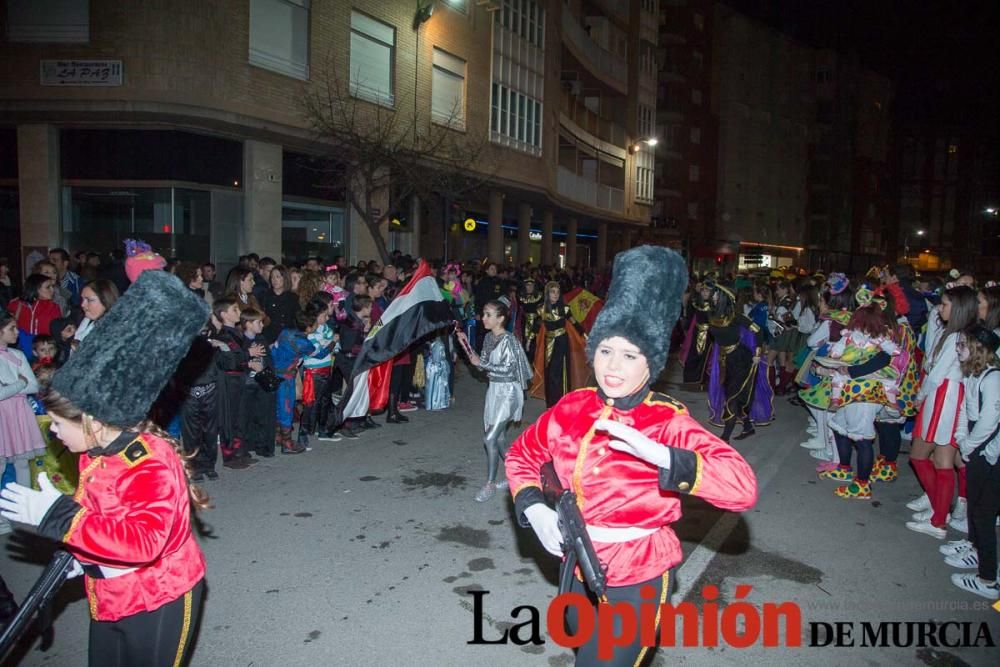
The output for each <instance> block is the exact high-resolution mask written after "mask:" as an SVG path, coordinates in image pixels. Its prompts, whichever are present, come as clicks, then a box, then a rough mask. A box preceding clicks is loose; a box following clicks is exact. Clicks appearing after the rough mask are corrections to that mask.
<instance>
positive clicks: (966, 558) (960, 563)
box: [944, 549, 979, 570]
mask: <svg viewBox="0 0 1000 667" xmlns="http://www.w3.org/2000/svg"><path fill="white" fill-rule="evenodd" d="M944 562H945V563H948V565H951V566H952V567H957V568H958V569H960V570H976V569H979V553H977V552H976V550H975V549H969V550H968V551H963V552H961V553H957V554H952V555H951V556H947V557H946V558H945V559H944Z"/></svg>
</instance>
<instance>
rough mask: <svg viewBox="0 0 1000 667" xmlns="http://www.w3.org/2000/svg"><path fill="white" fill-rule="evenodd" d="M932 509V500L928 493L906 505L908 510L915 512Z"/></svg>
mask: <svg viewBox="0 0 1000 667" xmlns="http://www.w3.org/2000/svg"><path fill="white" fill-rule="evenodd" d="M930 507H931V499H930V498H928V497H927V494H926V493H925V494H924V495H922V496H920V497H919V498H914V499H913V500H911V501H910V502H908V503H906V509H908V510H912V511H914V512H919V511H920V510H926V509H930Z"/></svg>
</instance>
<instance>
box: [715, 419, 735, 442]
mask: <svg viewBox="0 0 1000 667" xmlns="http://www.w3.org/2000/svg"><path fill="white" fill-rule="evenodd" d="M723 423H724V424H725V428H723V429H722V435H720V436H719V437H720V438H721V439H722V441H723V442H729V438H731V437H732V435H733V431H735V430H736V417H730V418H729V419H727V420H726V421H725V422H723Z"/></svg>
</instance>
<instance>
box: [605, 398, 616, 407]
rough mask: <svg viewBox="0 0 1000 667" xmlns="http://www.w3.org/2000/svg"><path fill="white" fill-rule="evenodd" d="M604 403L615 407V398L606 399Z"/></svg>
mask: <svg viewBox="0 0 1000 667" xmlns="http://www.w3.org/2000/svg"><path fill="white" fill-rule="evenodd" d="M604 404H605V405H606V406H608V407H609V408H613V407H615V399H613V398H609V399H607V400H606V401H604Z"/></svg>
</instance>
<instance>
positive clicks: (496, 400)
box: [480, 332, 532, 482]
mask: <svg viewBox="0 0 1000 667" xmlns="http://www.w3.org/2000/svg"><path fill="white" fill-rule="evenodd" d="M480 368H482V369H483V370H485V371H486V373H487V375H488V376H489V378H490V386H489V389H487V390H486V406H485V407H484V408H483V427H484V428H485V430H486V435H485V436H484V438H483V444H484V445H485V446H486V467H487V471H486V473H487V481H489V482H495V481H496V474H497V468H498V466H499V463H500V457H501V456H505V455H506V454H507V448H508V447H509V444H508V443H507V442H506V436H505V434H506V431H507V425H508V424H509V423H510V422H512V421H520V420H521V411H522V410H523V408H524V390H525V389H527V388H528V385H529V383H530V382H531V376H532V371H531V365H530V364H528V358H527V356H525V354H524V349H523V348H522V347H521V343H520V342H518V340H517V338H515V337H514V336H513V335H512V334H509V333H505V334H503V335H501V336H499V337H497V336H495V335H494V334H493V332H489V333H487V334H486V338H485V340H484V341H483V353H482V355H480Z"/></svg>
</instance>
